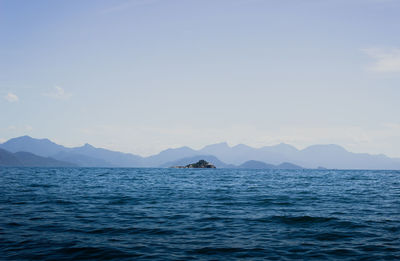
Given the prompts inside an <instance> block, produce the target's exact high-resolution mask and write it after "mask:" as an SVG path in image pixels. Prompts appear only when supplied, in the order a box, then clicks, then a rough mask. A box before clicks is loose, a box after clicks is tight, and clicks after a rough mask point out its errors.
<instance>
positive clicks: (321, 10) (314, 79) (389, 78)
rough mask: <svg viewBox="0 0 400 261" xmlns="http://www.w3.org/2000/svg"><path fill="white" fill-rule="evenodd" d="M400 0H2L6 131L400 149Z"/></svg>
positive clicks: (117, 143)
mask: <svg viewBox="0 0 400 261" xmlns="http://www.w3.org/2000/svg"><path fill="white" fill-rule="evenodd" d="M399 13H400V1H397V0H279V1H278V0H210V1H208V0H201V1H200V0H198V1H196V0H193V1H186V0H181V1H175V0H114V1H108V0H85V1H82V0H69V1H58V0H47V1H44V0H35V1H30V0H25V1H23V0H0V142H4V141H6V140H8V139H10V138H13V137H17V136H22V135H29V136H32V137H35V138H49V139H51V140H53V141H55V142H57V143H60V144H63V145H66V146H81V145H83V144H84V143H90V144H92V145H94V146H96V147H103V148H108V149H113V150H119V151H124V152H131V153H135V154H139V155H144V156H145V155H150V154H154V153H158V152H159V151H161V150H163V149H166V148H170V147H180V146H189V147H192V148H201V147H203V146H205V145H207V144H212V143H217V142H224V141H226V142H228V144H230V145H236V144H240V143H244V144H247V145H250V146H254V147H262V146H269V145H274V144H278V143H281V142H284V143H288V144H291V145H294V146H296V147H297V148H299V149H302V148H304V147H307V146H309V145H313V144H332V143H334V144H338V145H341V146H343V147H345V148H346V149H348V150H350V151H353V152H367V153H372V154H380V153H383V154H386V155H388V156H391V157H400V102H399V101H400V15H399Z"/></svg>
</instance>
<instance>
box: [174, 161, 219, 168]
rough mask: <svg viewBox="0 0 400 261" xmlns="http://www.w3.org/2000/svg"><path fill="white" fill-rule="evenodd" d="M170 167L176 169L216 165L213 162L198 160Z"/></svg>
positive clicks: (212, 166)
mask: <svg viewBox="0 0 400 261" xmlns="http://www.w3.org/2000/svg"><path fill="white" fill-rule="evenodd" d="M172 168H176V169H215V168H216V167H215V166H214V165H213V164H211V163H208V162H207V161H205V160H199V161H198V162H196V163H191V164H189V165H186V166H174V167H172Z"/></svg>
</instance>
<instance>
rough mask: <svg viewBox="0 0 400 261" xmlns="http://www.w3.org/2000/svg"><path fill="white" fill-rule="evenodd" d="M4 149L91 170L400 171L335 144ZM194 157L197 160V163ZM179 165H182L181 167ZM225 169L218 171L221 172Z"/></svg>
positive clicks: (30, 142) (19, 145)
mask: <svg viewBox="0 0 400 261" xmlns="http://www.w3.org/2000/svg"><path fill="white" fill-rule="evenodd" d="M0 148H3V149H6V150H7V151H10V152H18V151H25V152H30V153H33V154H36V155H39V156H42V157H52V158H55V159H58V160H62V161H68V162H71V163H74V164H76V165H79V166H87V167H159V166H167V164H171V165H184V163H185V162H184V161H185V160H186V159H187V158H191V162H194V161H196V159H200V156H207V157H210V156H214V157H215V158H217V159H218V161H219V162H220V163H215V162H213V161H212V160H210V158H208V159H207V158H206V159H205V160H207V161H209V162H213V164H216V166H217V165H218V164H221V166H222V165H223V164H225V165H228V166H232V165H235V166H239V165H241V164H243V163H245V162H247V161H259V162H263V163H266V164H267V163H268V164H272V165H275V166H277V165H278V166H279V165H280V164H284V165H283V166H282V168H283V167H284V168H297V167H296V166H302V167H305V168H318V167H319V166H323V167H325V168H329V169H400V159H398V158H389V157H387V156H385V155H371V154H366V153H352V152H349V151H347V150H345V149H344V148H343V147H340V146H338V145H333V144H331V145H313V146H310V147H307V148H305V149H303V150H298V149H297V148H295V147H293V146H291V145H288V144H284V143H281V144H278V145H275V146H265V147H262V148H253V147H250V146H247V145H244V144H239V145H236V146H233V147H230V146H229V145H228V144H227V143H225V142H224V143H217V144H212V145H208V146H205V147H204V148H202V149H200V150H194V149H191V148H189V147H180V148H171V149H167V150H164V151H161V152H160V153H158V154H156V155H152V156H149V157H141V156H138V155H134V154H130V153H122V152H118V151H111V150H107V149H102V148H95V147H93V146H91V145H89V144H85V145H84V146H81V147H76V148H67V147H64V146H61V145H58V144H56V143H54V142H51V141H50V140H48V139H34V138H31V137H29V136H23V137H18V138H14V139H10V140H9V141H7V142H5V143H3V144H0ZM194 157H197V158H196V159H195V158H194ZM178 161H181V163H179V162H178ZM191 162H188V163H187V164H189V163H191ZM285 162H287V163H285ZM289 162H290V163H289ZM288 164H292V165H288ZM221 166H217V167H218V168H221Z"/></svg>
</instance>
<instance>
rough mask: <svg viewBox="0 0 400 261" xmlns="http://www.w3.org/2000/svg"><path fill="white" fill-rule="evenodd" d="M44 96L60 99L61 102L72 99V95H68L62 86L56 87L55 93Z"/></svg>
mask: <svg viewBox="0 0 400 261" xmlns="http://www.w3.org/2000/svg"><path fill="white" fill-rule="evenodd" d="M43 95H44V96H47V97H50V98H54V99H60V100H66V99H68V98H70V97H71V94H70V93H66V92H65V90H64V89H63V88H61V87H60V86H55V87H54V89H53V91H51V92H48V93H44V94H43Z"/></svg>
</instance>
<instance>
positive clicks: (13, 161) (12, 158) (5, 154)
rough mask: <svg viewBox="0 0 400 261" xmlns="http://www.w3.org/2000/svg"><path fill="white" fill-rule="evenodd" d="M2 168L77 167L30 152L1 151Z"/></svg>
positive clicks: (0, 163) (0, 164)
mask: <svg viewBox="0 0 400 261" xmlns="http://www.w3.org/2000/svg"><path fill="white" fill-rule="evenodd" d="M0 166H2V167H4V166H6V167H75V166H76V165H74V164H72V163H69V162H63V161H59V160H56V159H53V158H46V157H41V156H38V155H35V154H32V153H30V152H23V151H20V152H16V153H12V152H9V151H6V150H3V149H0Z"/></svg>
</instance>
